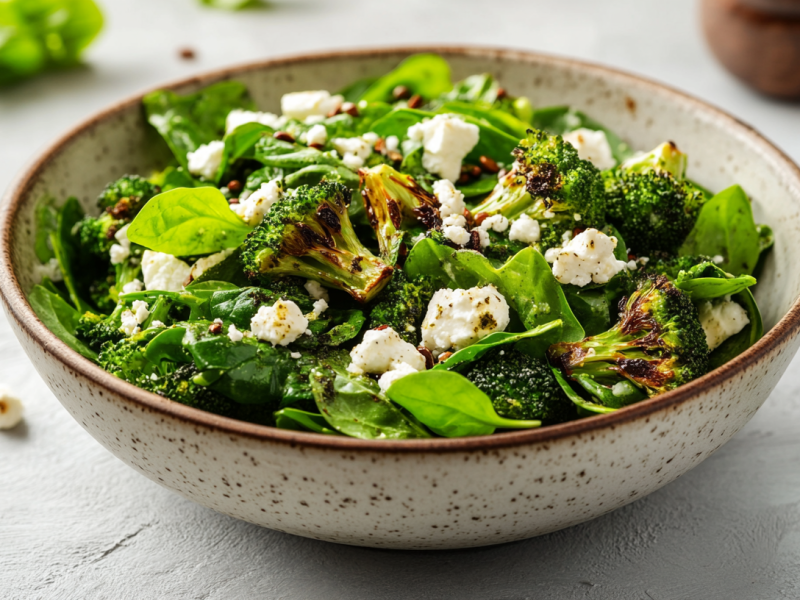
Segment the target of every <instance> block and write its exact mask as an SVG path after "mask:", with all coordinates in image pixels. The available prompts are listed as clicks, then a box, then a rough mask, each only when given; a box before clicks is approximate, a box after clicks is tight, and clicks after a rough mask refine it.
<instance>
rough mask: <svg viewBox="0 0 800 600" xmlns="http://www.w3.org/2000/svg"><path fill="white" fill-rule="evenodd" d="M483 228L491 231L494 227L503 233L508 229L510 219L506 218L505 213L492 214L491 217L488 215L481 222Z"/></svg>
mask: <svg viewBox="0 0 800 600" xmlns="http://www.w3.org/2000/svg"><path fill="white" fill-rule="evenodd" d="M481 229H483V230H484V231H489V230H490V229H492V230H494V231H497V232H498V233H502V232H504V231H505V230H506V229H508V219H506V218H505V217H504V216H503V215H492V216H491V217H486V218H485V219H484V220H483V223H481Z"/></svg>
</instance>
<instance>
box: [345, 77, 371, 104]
mask: <svg viewBox="0 0 800 600" xmlns="http://www.w3.org/2000/svg"><path fill="white" fill-rule="evenodd" d="M377 80H378V78H377V77H364V78H363V79H357V80H355V81H354V82H352V83H350V84H348V85H346V86H345V87H343V88H342V89H340V90H339V91H338V92H337V94H339V95H340V96H342V97H344V99H345V101H346V102H354V103H355V102H358V101H359V100H361V97H362V96H363V95H364V92H366V91H367V90H368V89H369V88H370V86H372V84H373V83H375V82H376V81H377Z"/></svg>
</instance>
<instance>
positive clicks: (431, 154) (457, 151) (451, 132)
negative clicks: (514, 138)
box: [407, 114, 480, 181]
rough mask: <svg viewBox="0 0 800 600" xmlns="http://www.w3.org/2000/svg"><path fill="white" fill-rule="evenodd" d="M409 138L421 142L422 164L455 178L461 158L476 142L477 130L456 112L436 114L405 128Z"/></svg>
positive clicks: (432, 170) (430, 170)
mask: <svg viewBox="0 0 800 600" xmlns="http://www.w3.org/2000/svg"><path fill="white" fill-rule="evenodd" d="M407 135H408V137H409V139H411V140H412V141H415V142H419V143H421V144H422V147H423V149H424V151H423V154H422V166H423V167H424V168H425V169H426V170H427V171H429V172H430V173H435V174H436V175H439V177H441V178H443V179H449V180H450V181H456V180H457V179H458V177H459V175H460V174H461V161H463V160H464V157H465V156H467V154H469V153H470V151H471V150H472V149H473V148H474V147H475V145H476V144H477V143H478V139H479V138H480V130H479V129H478V126H477V125H473V124H472V123H467V122H465V121H463V120H462V119H460V118H458V117H457V116H456V115H452V114H443V115H436V116H435V117H433V118H432V119H430V120H427V121H422V122H421V123H417V124H415V125H412V126H411V127H409V128H408V133H407Z"/></svg>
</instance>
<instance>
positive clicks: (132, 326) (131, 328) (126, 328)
mask: <svg viewBox="0 0 800 600" xmlns="http://www.w3.org/2000/svg"><path fill="white" fill-rule="evenodd" d="M120 320H121V323H122V325H120V328H119V330H120V331H121V332H122V333H124V334H125V336H126V337H131V336H132V335H134V334H137V333H139V332H140V331H141V328H140V327H139V321H138V319H137V318H136V315H135V314H133V312H131V311H129V310H126V311H123V313H122V315H120Z"/></svg>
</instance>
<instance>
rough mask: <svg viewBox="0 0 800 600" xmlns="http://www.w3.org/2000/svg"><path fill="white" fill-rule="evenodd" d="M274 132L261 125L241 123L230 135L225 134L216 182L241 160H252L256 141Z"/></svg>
mask: <svg viewBox="0 0 800 600" xmlns="http://www.w3.org/2000/svg"><path fill="white" fill-rule="evenodd" d="M273 133H274V130H273V129H272V128H271V127H267V126H266V125H262V124H261V123H243V124H242V125H239V127H237V128H236V129H234V130H233V131H231V132H230V133H227V134H225V137H224V138H223V140H222V141H223V142H225V149H224V150H223V151H222V162H220V165H219V169H218V170H217V176H216V178H215V180H216V181H220V180H221V179H222V177H223V175H225V173H226V172H227V171H228V170H229V169H230V168H231V166H232V165H233V164H234V163H235V162H236V161H237V160H239V159H241V158H254V157H255V147H256V144H257V143H258V141H259V140H260V139H261V138H263V137H265V136H271V135H272V134H273Z"/></svg>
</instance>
